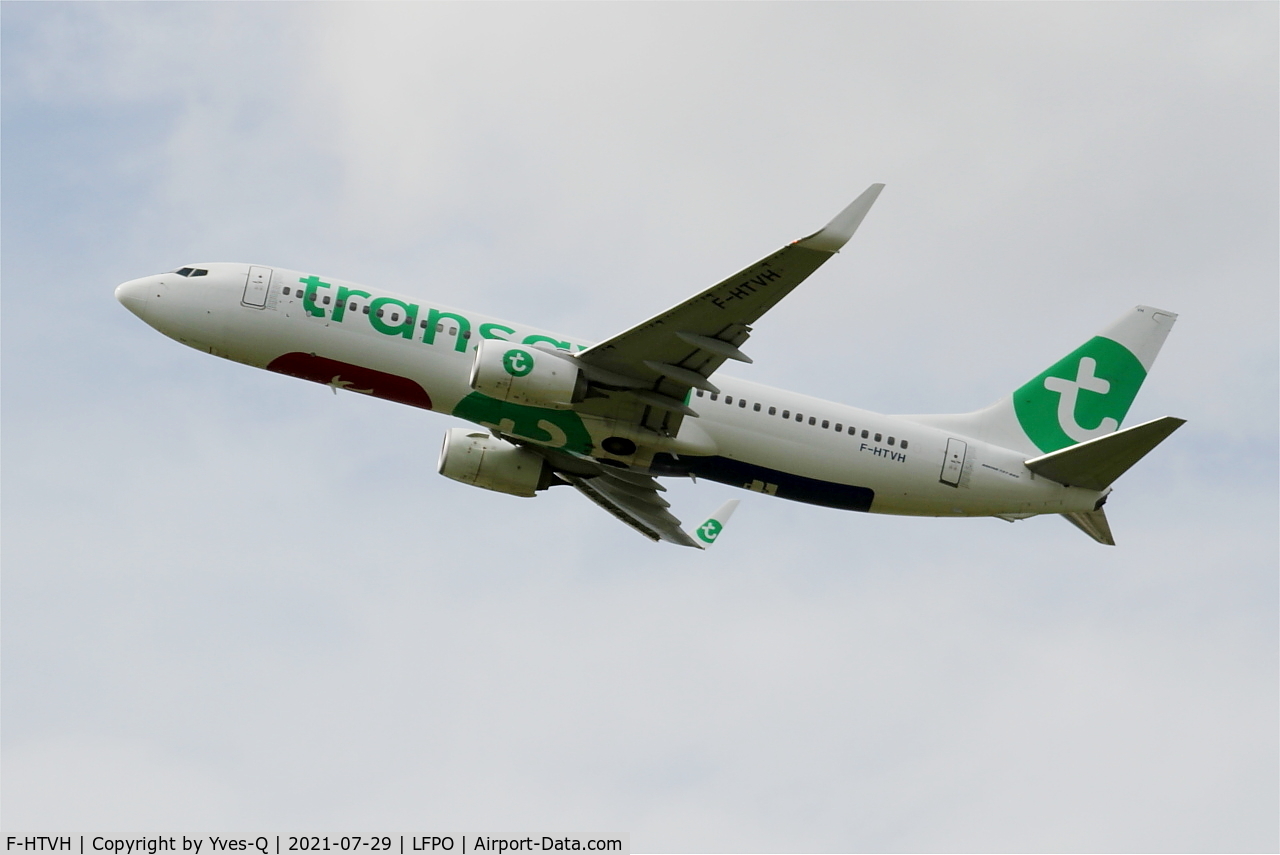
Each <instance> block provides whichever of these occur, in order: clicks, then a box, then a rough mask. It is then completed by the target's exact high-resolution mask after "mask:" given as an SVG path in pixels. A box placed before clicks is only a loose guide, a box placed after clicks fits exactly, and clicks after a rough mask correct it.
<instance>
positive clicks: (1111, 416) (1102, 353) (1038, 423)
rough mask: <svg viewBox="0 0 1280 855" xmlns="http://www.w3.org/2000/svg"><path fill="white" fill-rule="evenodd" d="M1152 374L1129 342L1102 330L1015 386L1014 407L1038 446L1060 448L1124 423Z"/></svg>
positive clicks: (1051, 449)
mask: <svg viewBox="0 0 1280 855" xmlns="http://www.w3.org/2000/svg"><path fill="white" fill-rule="evenodd" d="M1146 377H1147V372H1146V369H1144V368H1143V367H1142V363H1141V362H1139V361H1138V358H1137V357H1136V356H1134V355H1133V354H1132V353H1130V352H1129V349H1128V348H1126V347H1125V346H1124V345H1122V344H1119V343H1118V342H1115V341H1112V340H1111V339H1109V338H1102V337H1101V336H1097V337H1094V338H1092V339H1090V340H1089V341H1087V342H1085V344H1084V345H1082V346H1081V347H1079V348H1077V349H1076V350H1075V352H1073V353H1072V354H1071V355H1070V356H1067V357H1066V358H1064V359H1062V360H1060V361H1058V362H1057V363H1055V364H1054V365H1052V366H1050V368H1049V369H1048V370H1047V371H1045V372H1044V373H1043V374H1041V375H1040V376H1039V377H1037V378H1036V379H1034V380H1032V381H1031V382H1030V383H1028V384H1026V385H1025V386H1023V387H1022V388H1021V389H1019V390H1018V391H1016V392H1014V393H1013V409H1014V412H1016V413H1017V414H1018V423H1019V424H1021V425H1022V429H1023V430H1024V431H1026V434H1027V436H1028V437H1029V438H1030V439H1031V441H1032V442H1034V443H1035V444H1036V447H1037V448H1039V449H1040V450H1041V451H1043V452H1046V453H1048V452H1050V451H1057V450H1058V449H1059V448H1066V447H1067V446H1068V445H1075V444H1076V443H1077V442H1084V441H1085V440H1088V439H1094V438H1095V437H1099V436H1104V435H1106V434H1109V433H1111V432H1112V431H1114V430H1115V429H1116V428H1118V427H1120V422H1122V421H1124V417H1125V414H1126V413H1128V412H1129V405H1130V404H1132V403H1133V399H1134V397H1135V396H1136V395H1137V394H1138V389H1139V388H1140V387H1141V386H1142V381H1143V380H1145V379H1146Z"/></svg>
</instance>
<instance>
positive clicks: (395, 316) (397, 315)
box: [391, 312, 400, 321]
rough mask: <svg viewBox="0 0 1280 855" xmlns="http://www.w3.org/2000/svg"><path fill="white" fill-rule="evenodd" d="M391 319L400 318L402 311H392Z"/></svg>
mask: <svg viewBox="0 0 1280 855" xmlns="http://www.w3.org/2000/svg"><path fill="white" fill-rule="evenodd" d="M391 320H393V321H398V320H400V313H399V312H392V313H391Z"/></svg>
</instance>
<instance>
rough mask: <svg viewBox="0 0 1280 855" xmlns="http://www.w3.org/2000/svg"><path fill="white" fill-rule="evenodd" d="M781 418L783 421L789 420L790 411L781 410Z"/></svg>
mask: <svg viewBox="0 0 1280 855" xmlns="http://www.w3.org/2000/svg"><path fill="white" fill-rule="evenodd" d="M782 417H783V418H784V419H789V418H791V411H790V410H783V411H782Z"/></svg>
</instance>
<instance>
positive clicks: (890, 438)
mask: <svg viewBox="0 0 1280 855" xmlns="http://www.w3.org/2000/svg"><path fill="white" fill-rule="evenodd" d="M889 444H890V445H893V437H889Z"/></svg>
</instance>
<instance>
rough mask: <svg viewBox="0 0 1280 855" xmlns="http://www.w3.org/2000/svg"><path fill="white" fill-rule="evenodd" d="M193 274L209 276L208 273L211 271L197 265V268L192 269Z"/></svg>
mask: <svg viewBox="0 0 1280 855" xmlns="http://www.w3.org/2000/svg"><path fill="white" fill-rule="evenodd" d="M191 275H192V276H208V275H209V271H208V270H205V269H203V268H201V267H197V268H196V269H195V270H192V271H191Z"/></svg>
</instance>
